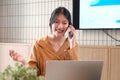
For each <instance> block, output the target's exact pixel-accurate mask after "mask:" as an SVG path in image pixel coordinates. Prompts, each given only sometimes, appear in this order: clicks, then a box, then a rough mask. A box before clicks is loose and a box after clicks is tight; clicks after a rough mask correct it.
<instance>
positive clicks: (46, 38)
mask: <svg viewBox="0 0 120 80" xmlns="http://www.w3.org/2000/svg"><path fill="white" fill-rule="evenodd" d="M47 40H48V35H46V36H43V37H40V38H38V39H37V40H36V42H37V43H44V42H46V41H47Z"/></svg>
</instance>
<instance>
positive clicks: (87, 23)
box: [73, 0, 120, 29]
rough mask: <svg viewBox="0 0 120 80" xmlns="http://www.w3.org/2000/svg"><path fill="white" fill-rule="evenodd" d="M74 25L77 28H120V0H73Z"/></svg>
mask: <svg viewBox="0 0 120 80" xmlns="http://www.w3.org/2000/svg"><path fill="white" fill-rule="evenodd" d="M76 4H77V5H76ZM78 15H79V16H78ZM76 17H78V19H76ZM76 20H78V22H76ZM73 25H75V26H77V27H76V28H77V29H120V0H73Z"/></svg>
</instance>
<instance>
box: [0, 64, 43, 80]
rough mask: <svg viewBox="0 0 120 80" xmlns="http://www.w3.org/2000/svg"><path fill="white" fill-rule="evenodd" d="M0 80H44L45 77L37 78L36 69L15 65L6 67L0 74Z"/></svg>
mask: <svg viewBox="0 0 120 80" xmlns="http://www.w3.org/2000/svg"><path fill="white" fill-rule="evenodd" d="M0 80H45V77H43V76H39V77H38V76H37V70H36V69H33V68H31V67H26V66H22V65H21V64H18V63H16V64H15V66H11V65H8V66H7V68H6V69H5V70H4V71H3V72H2V73H0Z"/></svg>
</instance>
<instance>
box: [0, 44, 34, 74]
mask: <svg viewBox="0 0 120 80" xmlns="http://www.w3.org/2000/svg"><path fill="white" fill-rule="evenodd" d="M31 46H32V45H30V44H15V43H0V72H1V71H3V70H4V69H5V68H6V67H7V66H8V65H13V64H14V63H16V62H15V61H13V60H12V58H11V57H10V56H9V50H10V49H14V50H15V51H16V52H18V53H20V54H21V55H23V56H24V58H25V59H26V60H27V59H28V57H29V53H30V50H31Z"/></svg>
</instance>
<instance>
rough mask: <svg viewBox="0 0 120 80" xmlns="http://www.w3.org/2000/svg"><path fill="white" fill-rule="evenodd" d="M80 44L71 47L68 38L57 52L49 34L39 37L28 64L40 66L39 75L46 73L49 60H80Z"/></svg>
mask: <svg viewBox="0 0 120 80" xmlns="http://www.w3.org/2000/svg"><path fill="white" fill-rule="evenodd" d="M78 51H79V46H78V44H77V43H76V46H75V47H74V48H72V49H70V45H69V41H68V39H66V40H65V42H64V44H63V45H62V46H61V48H60V49H59V50H58V51H57V52H56V51H55V50H54V49H53V48H52V45H51V43H50V41H49V38H48V36H46V37H43V38H41V39H38V40H37V41H36V43H35V45H34V46H33V50H32V52H31V54H30V58H29V61H28V64H29V65H30V66H32V67H35V68H38V75H43V76H44V75H45V73H46V61H47V60H78V59H79V55H78V54H79V52H78Z"/></svg>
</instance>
